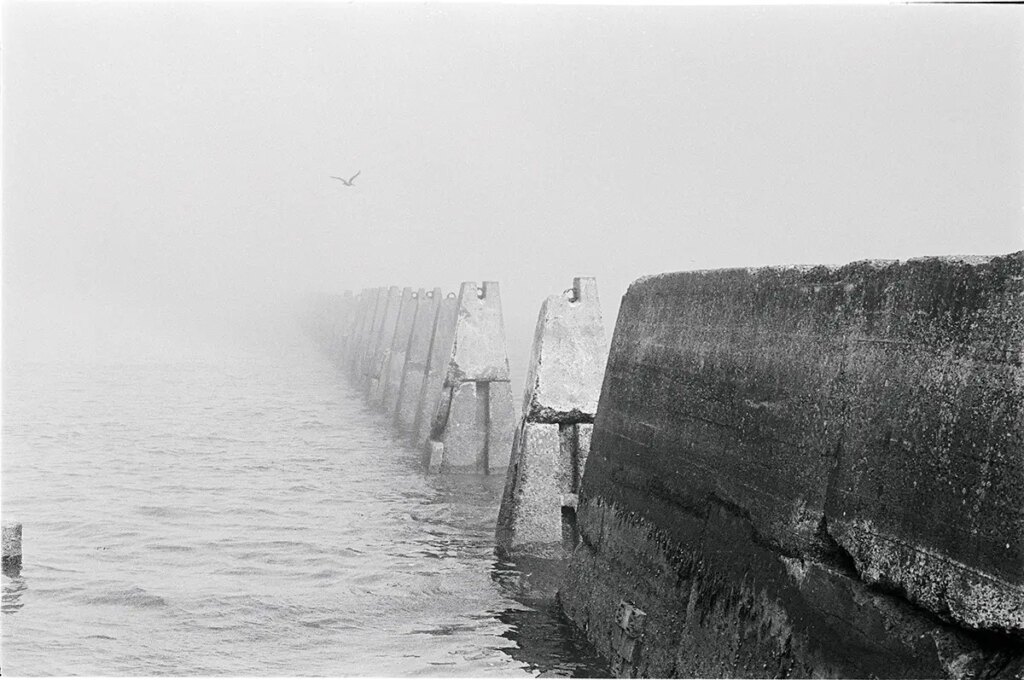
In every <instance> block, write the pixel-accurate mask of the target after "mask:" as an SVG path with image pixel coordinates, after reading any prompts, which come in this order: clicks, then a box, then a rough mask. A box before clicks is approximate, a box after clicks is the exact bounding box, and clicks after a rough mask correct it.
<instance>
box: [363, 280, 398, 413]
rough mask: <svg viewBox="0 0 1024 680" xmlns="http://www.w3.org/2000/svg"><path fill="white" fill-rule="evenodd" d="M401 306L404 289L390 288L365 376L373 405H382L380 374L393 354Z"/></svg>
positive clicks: (365, 382)
mask: <svg viewBox="0 0 1024 680" xmlns="http://www.w3.org/2000/svg"><path fill="white" fill-rule="evenodd" d="M401 306H402V289H401V288H399V287H398V286H391V287H389V288H388V289H387V290H386V292H385V298H384V312H383V314H381V317H380V324H379V325H378V326H377V330H376V332H375V333H374V335H373V339H372V344H373V349H372V350H371V352H370V354H369V360H368V361H367V363H366V372H365V374H364V376H363V387H364V388H365V390H366V399H367V401H368V402H369V403H370V404H373V405H377V404H379V403H380V387H381V385H380V374H381V372H382V371H383V370H384V363H385V362H386V360H387V356H388V354H390V353H391V342H392V340H393V339H394V336H395V326H396V325H398V312H399V309H400V308H401Z"/></svg>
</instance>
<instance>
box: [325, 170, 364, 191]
mask: <svg viewBox="0 0 1024 680" xmlns="http://www.w3.org/2000/svg"><path fill="white" fill-rule="evenodd" d="M360 172H362V170H359V171H357V172H356V174H354V175H352V176H351V177H349V178H348V179H345V178H344V177H336V176H335V175H331V178H332V179H336V180H338V181H339V182H341V183H342V184H344V185H345V186H347V187H350V186H354V185H353V184H352V180H354V179H355V178H356V177H359V173H360Z"/></svg>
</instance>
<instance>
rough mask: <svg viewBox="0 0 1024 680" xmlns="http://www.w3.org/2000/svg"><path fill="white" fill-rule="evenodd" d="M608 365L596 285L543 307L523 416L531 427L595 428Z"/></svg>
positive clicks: (585, 280) (586, 281)
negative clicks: (576, 425)
mask: <svg viewBox="0 0 1024 680" xmlns="http://www.w3.org/2000/svg"><path fill="white" fill-rule="evenodd" d="M607 360H608V349H607V345H606V343H605V335H604V323H603V321H602V319H601V303H600V300H599V299H598V296H597V281H596V280H595V279H593V278H590V277H577V278H575V279H573V285H572V288H571V289H569V290H567V291H565V293H563V294H562V295H552V296H550V297H549V298H547V299H546V300H545V301H544V304H543V305H541V309H540V315H539V317H538V319H537V328H536V331H535V332H534V337H533V349H532V350H531V354H530V364H529V369H528V373H527V376H526V389H525V391H524V398H523V415H524V417H525V418H526V419H527V420H529V421H530V422H533V423H581V422H593V420H594V414H595V413H596V412H597V400H598V398H599V397H600V396H601V382H602V381H603V380H604V366H605V363H606V362H607Z"/></svg>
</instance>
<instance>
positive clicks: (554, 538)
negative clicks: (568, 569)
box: [496, 422, 569, 557]
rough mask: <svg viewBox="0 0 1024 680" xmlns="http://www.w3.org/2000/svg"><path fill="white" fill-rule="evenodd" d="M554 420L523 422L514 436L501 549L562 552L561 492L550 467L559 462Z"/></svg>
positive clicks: (548, 554)
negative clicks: (550, 421)
mask: <svg viewBox="0 0 1024 680" xmlns="http://www.w3.org/2000/svg"><path fill="white" fill-rule="evenodd" d="M560 457H561V433H560V432H559V426H558V424H557V423H527V422H524V423H523V424H522V425H521V427H520V429H519V430H518V432H517V433H516V437H515V446H514V448H513V451H512V458H511V461H510V464H509V466H508V476H507V477H506V480H505V491H504V494H503V496H502V502H501V509H500V510H499V513H498V530H497V534H496V538H497V546H498V551H499V553H500V554H502V555H505V556H509V555H512V554H513V553H525V554H529V555H533V556H543V557H558V556H561V555H562V494H563V493H564V492H566V491H569V490H567V489H563V488H562V487H561V486H560V485H559V480H558V476H557V475H556V474H553V471H555V470H557V469H558V467H559V464H560V462H559V458H560Z"/></svg>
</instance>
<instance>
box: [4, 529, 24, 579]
mask: <svg viewBox="0 0 1024 680" xmlns="http://www.w3.org/2000/svg"><path fill="white" fill-rule="evenodd" d="M3 570H4V571H5V572H7V571H10V572H17V571H20V570H21V524H20V523H19V524H4V525H3Z"/></svg>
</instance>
